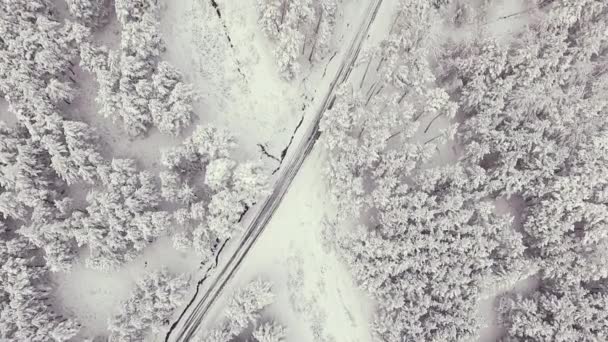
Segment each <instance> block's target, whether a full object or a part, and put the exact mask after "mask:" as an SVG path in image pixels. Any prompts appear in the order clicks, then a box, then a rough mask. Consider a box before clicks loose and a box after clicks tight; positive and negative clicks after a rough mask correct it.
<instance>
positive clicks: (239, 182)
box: [160, 126, 268, 262]
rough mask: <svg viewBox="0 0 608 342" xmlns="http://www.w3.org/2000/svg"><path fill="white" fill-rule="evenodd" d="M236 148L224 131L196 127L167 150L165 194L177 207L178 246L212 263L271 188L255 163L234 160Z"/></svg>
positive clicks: (162, 161) (175, 217)
mask: <svg viewBox="0 0 608 342" xmlns="http://www.w3.org/2000/svg"><path fill="white" fill-rule="evenodd" d="M235 146H236V143H235V141H234V138H233V137H232V136H231V135H230V134H229V133H228V132H227V131H226V130H222V129H218V128H215V127H212V126H208V127H203V126H201V127H198V128H197V129H196V130H195V131H194V132H193V133H192V135H191V136H190V137H188V138H187V139H186V140H185V141H184V142H183V143H182V144H181V145H179V146H177V147H175V148H173V149H169V150H166V151H164V152H163V155H162V158H161V163H162V165H163V166H164V168H165V170H164V171H162V172H161V174H160V178H161V181H162V188H161V193H162V195H163V197H164V198H165V199H166V200H167V201H171V202H174V203H175V204H177V205H179V207H178V209H177V210H176V211H175V214H174V219H175V221H176V223H177V224H178V225H179V226H181V227H182V229H181V230H179V231H178V232H177V233H175V234H174V242H175V246H176V247H177V248H178V249H184V248H194V249H195V250H196V251H197V252H198V253H199V255H200V256H202V257H203V261H204V262H207V261H210V260H211V258H212V256H213V255H214V254H215V252H217V250H218V248H220V242H223V241H225V240H226V239H229V238H230V237H232V236H233V234H234V233H235V232H236V231H238V230H239V229H240V228H239V221H240V219H241V217H242V215H243V214H244V213H245V212H246V211H247V210H248V209H249V208H250V207H251V206H252V205H253V204H254V203H255V202H256V201H257V200H258V199H259V198H261V197H262V196H264V195H265V194H266V193H267V192H268V177H267V176H266V175H265V173H264V170H263V169H262V167H261V166H260V165H259V164H257V163H253V162H237V161H235V160H233V159H231V158H230V155H231V153H232V151H233V149H234V147H235Z"/></svg>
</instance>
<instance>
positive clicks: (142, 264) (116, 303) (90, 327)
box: [53, 238, 200, 341]
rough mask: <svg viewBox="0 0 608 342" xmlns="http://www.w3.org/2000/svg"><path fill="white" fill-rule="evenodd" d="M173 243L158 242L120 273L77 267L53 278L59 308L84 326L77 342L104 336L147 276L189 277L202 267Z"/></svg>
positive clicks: (82, 265) (82, 266)
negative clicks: (156, 272) (164, 271)
mask: <svg viewBox="0 0 608 342" xmlns="http://www.w3.org/2000/svg"><path fill="white" fill-rule="evenodd" d="M171 243H172V242H171V241H170V239H168V238H161V239H159V240H157V241H156V242H154V243H153V244H152V245H150V246H149V247H148V248H146V249H145V250H144V252H143V253H142V254H141V255H140V256H139V257H138V258H137V259H135V260H133V261H132V262H130V263H129V264H127V265H126V266H125V267H123V268H121V269H120V270H118V271H114V272H110V273H104V272H99V271H95V270H92V269H90V268H87V267H85V266H84V264H83V263H78V264H76V265H74V269H73V270H72V272H70V273H61V272H59V273H54V274H53V281H54V282H55V283H56V287H55V295H56V297H57V299H58V304H57V305H58V306H59V307H61V308H62V309H63V310H65V312H68V313H73V314H74V315H75V316H76V317H78V319H79V320H80V321H81V322H82V323H83V329H82V332H81V334H80V335H79V336H77V337H76V338H75V341H78V340H79V339H80V340H81V339H82V337H84V336H89V337H93V336H98V335H104V334H105V333H106V329H107V325H108V318H110V317H111V316H112V315H113V314H115V313H117V312H118V309H119V308H120V302H122V301H124V300H126V299H127V298H128V296H129V294H130V292H131V291H132V290H133V288H134V286H135V282H136V281H137V280H138V279H139V278H141V277H142V275H143V274H144V273H145V272H147V271H152V270H157V269H160V268H162V267H167V268H169V269H170V270H171V271H172V272H175V273H186V274H189V273H192V272H193V271H195V270H196V269H197V268H198V267H199V266H200V265H199V262H198V260H196V259H195V258H192V256H191V255H188V254H185V253H180V252H178V251H176V250H175V249H174V248H173V247H172V246H171Z"/></svg>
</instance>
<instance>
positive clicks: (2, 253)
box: [0, 219, 80, 341]
mask: <svg viewBox="0 0 608 342" xmlns="http://www.w3.org/2000/svg"><path fill="white" fill-rule="evenodd" d="M0 222H4V220H1V219H0ZM0 226H1V225H0ZM37 254H38V251H37V249H36V247H35V246H33V245H32V244H31V243H30V242H29V241H28V240H27V239H25V238H23V237H20V236H15V235H14V234H10V233H7V232H0V284H2V286H0V340H3V341H68V340H69V339H71V338H72V337H74V336H75V335H76V334H77V333H78V331H79V330H80V325H79V324H78V323H77V322H76V321H74V320H72V319H71V318H67V317H64V316H63V315H61V314H60V313H57V312H55V311H54V308H53V305H52V304H53V303H52V301H51V300H50V296H51V293H52V289H51V287H50V286H49V285H48V284H49V282H50V279H49V276H48V275H49V269H48V267H46V266H45V265H44V263H41V262H40V260H39V257H37V256H36V255H37Z"/></svg>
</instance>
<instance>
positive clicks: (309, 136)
mask: <svg viewBox="0 0 608 342" xmlns="http://www.w3.org/2000/svg"><path fill="white" fill-rule="evenodd" d="M381 4H382V0H372V1H370V3H369V5H368V7H367V10H366V11H365V12H364V13H365V15H364V17H363V18H362V19H361V21H360V25H359V26H358V30H357V31H356V34H355V35H354V37H353V39H352V41H351V43H350V45H349V46H348V48H347V49H346V50H345V51H344V52H343V53H342V58H341V59H340V61H341V62H340V64H339V66H338V68H337V69H336V73H335V76H334V77H333V78H332V80H331V82H330V84H329V87H328V89H327V91H326V94H325V96H324V98H323V99H322V101H321V102H320V104H319V105H318V106H316V108H313V109H315V112H314V118H313V120H310V122H309V123H308V128H307V130H306V131H305V133H304V134H303V136H302V138H301V140H300V143H299V144H298V146H297V149H295V150H293V151H289V154H288V161H287V162H286V163H283V166H282V167H281V170H280V174H279V177H278V178H277V180H276V182H275V185H274V189H273V191H272V193H271V194H270V196H268V197H267V198H266V199H265V200H264V201H263V202H262V203H261V204H260V205H259V206H256V207H255V208H254V210H256V211H255V214H254V215H252V216H251V217H250V223H249V225H248V226H247V229H246V230H245V232H244V234H243V235H242V237H241V239H240V241H239V242H238V244H237V247H236V248H235V249H234V250H232V251H231V252H232V254H231V255H230V256H229V257H228V258H226V259H224V260H225V261H223V262H221V263H220V265H219V270H217V271H216V272H214V273H213V274H211V275H210V277H209V278H208V286H206V287H205V290H204V291H198V292H197V294H196V296H197V297H198V298H194V301H193V303H196V304H195V305H190V306H188V307H187V308H186V309H185V310H186V311H185V312H184V313H183V314H182V315H180V320H179V321H178V322H176V324H174V326H173V327H172V329H171V330H170V331H169V332H168V333H167V336H166V341H188V340H190V338H191V337H192V336H194V334H195V333H196V332H197V330H198V327H199V325H200V324H201V322H202V321H203V320H204V319H205V315H206V314H207V312H208V311H209V309H210V308H211V307H212V305H213V304H214V303H215V302H216V300H217V299H218V298H219V297H220V296H221V295H222V290H223V289H224V287H225V286H226V284H227V283H228V282H229V281H230V280H231V279H232V277H233V276H234V274H235V272H236V271H237V270H238V268H239V266H240V265H241V263H242V261H243V260H244V258H245V257H246V256H247V254H248V252H249V251H250V249H251V247H252V246H253V245H254V243H255V242H256V240H257V239H258V237H259V236H260V234H261V233H262V232H263V231H264V228H265V227H266V225H267V223H268V222H269V221H270V219H271V218H272V216H273V214H274V212H275V210H276V209H277V207H278V206H279V204H280V203H281V200H282V199H283V197H284V196H285V194H286V193H287V190H288V189H289V187H290V185H291V183H292V181H293V179H294V178H295V176H296V174H297V173H298V171H299V170H300V168H301V166H302V164H303V162H304V160H305V159H306V157H307V156H308V154H309V153H310V151H311V150H312V148H313V146H314V145H315V143H316V141H317V140H318V138H319V136H320V131H319V123H320V121H321V118H322V116H323V113H324V112H325V111H326V110H327V109H328V108H331V106H332V104H333V101H334V99H335V95H334V90H335V89H336V88H337V86H338V85H339V84H341V83H342V82H344V81H345V80H346V79H348V77H349V75H350V73H351V71H352V69H353V67H354V65H355V61H356V60H357V57H358V56H359V53H360V51H361V47H362V45H363V42H364V40H365V38H366V37H367V36H368V32H369V31H370V27H371V26H372V24H373V22H374V20H375V18H376V16H377V14H378V11H379V9H380V6H381Z"/></svg>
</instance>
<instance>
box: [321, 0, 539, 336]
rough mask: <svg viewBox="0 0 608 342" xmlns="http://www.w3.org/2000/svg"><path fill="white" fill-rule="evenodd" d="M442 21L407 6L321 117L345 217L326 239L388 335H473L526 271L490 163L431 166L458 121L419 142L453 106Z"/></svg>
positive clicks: (427, 10)
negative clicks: (436, 54) (437, 66)
mask: <svg viewBox="0 0 608 342" xmlns="http://www.w3.org/2000/svg"><path fill="white" fill-rule="evenodd" d="M436 16H437V14H436V12H435V9H434V7H433V6H432V5H431V4H430V3H428V2H426V1H422V0H421V1H402V2H400V5H399V11H398V13H397V17H396V19H395V23H394V25H393V28H392V30H391V34H390V35H389V37H388V38H387V39H386V40H384V41H383V42H382V43H381V44H380V47H379V48H378V49H372V50H370V53H369V55H368V56H367V58H369V60H368V61H367V66H366V71H364V74H363V80H357V81H356V82H353V83H354V84H351V85H345V86H343V88H342V89H341V90H340V92H339V93H338V94H337V95H338V97H337V99H336V101H335V103H334V105H333V107H332V108H331V110H329V111H327V112H326V113H325V115H324V118H323V121H322V124H321V129H322V131H323V136H322V139H323V142H324V143H325V146H326V147H327V148H328V149H329V152H330V154H329V155H330V158H329V161H328V163H329V180H330V184H331V186H332V193H333V195H334V197H335V200H336V204H337V205H338V212H339V219H340V220H338V222H337V223H338V224H337V225H336V226H334V227H330V228H329V229H328V230H327V239H328V240H329V241H333V244H334V245H337V246H338V251H339V252H340V253H341V255H342V257H343V258H344V260H345V261H346V262H347V264H348V266H349V267H350V269H351V270H352V271H353V275H354V277H355V279H356V280H357V282H358V283H359V285H360V286H361V287H362V288H364V289H365V290H367V292H368V293H369V294H370V295H371V296H372V297H373V298H374V299H375V300H376V301H377V304H378V305H377V310H376V317H375V320H374V323H373V330H374V333H375V335H376V337H377V338H378V339H379V340H382V341H394V342H401V341H469V340H472V339H474V338H476V336H477V334H478V332H479V329H480V327H481V322H480V321H479V318H478V315H477V306H478V302H479V300H480V299H482V298H483V297H484V296H485V295H486V294H487V293H488V292H491V291H492V290H493V289H494V288H495V287H496V286H497V285H498V284H500V283H501V282H507V283H509V282H511V283H512V282H514V281H515V280H517V279H518V278H519V273H520V272H521V271H522V270H525V269H527V267H528V265H527V263H526V262H525V261H523V258H522V254H523V244H522V241H521V236H520V235H519V234H518V233H516V232H515V231H513V230H512V229H511V220H510V218H509V217H502V216H499V215H497V214H495V212H494V205H493V202H492V201H491V200H490V199H489V198H488V196H487V195H488V194H487V192H486V187H485V184H486V176H485V174H484V170H483V169H482V168H480V167H479V166H467V165H459V164H455V165H448V166H431V164H429V161H430V160H431V158H432V157H433V155H434V154H435V150H436V149H437V148H439V147H441V145H442V144H443V143H444V142H445V141H446V139H449V138H450V137H451V136H452V135H453V133H454V127H453V126H452V127H450V126H449V125H448V127H447V128H446V129H444V130H442V131H440V132H439V133H438V134H436V135H434V136H432V137H428V138H424V139H423V140H420V138H419V136H420V135H422V134H421V133H426V132H427V131H428V130H429V129H430V128H431V127H432V126H433V125H434V124H438V123H439V122H440V121H442V120H443V121H447V120H449V119H452V118H454V115H455V113H456V105H455V104H454V103H453V102H452V101H450V97H449V95H448V94H447V93H446V91H445V90H443V89H441V88H439V87H437V86H436V85H435V77H434V75H433V72H432V70H431V65H432V64H431V63H430V62H429V58H430V57H429V55H430V48H431V46H432V45H431V44H432V42H433V29H432V27H433V25H434V23H437V21H436V20H434V18H436ZM365 78H369V81H366V80H365ZM370 82H371V85H369V86H368V88H367V89H366V88H364V89H363V91H359V90H358V88H360V87H361V86H363V85H367V84H368V83H370ZM421 122H425V124H424V125H421ZM345 225H359V226H360V227H359V228H356V229H354V228H353V229H348V228H346V229H345V228H341V227H340V226H345Z"/></svg>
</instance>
